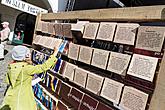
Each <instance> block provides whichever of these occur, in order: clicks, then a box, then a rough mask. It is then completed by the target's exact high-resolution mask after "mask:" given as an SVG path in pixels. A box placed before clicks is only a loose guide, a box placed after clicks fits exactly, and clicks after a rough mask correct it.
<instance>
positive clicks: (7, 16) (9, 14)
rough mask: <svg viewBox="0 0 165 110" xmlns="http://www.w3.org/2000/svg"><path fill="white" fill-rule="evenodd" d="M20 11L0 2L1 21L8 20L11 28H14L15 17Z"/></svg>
mask: <svg viewBox="0 0 165 110" xmlns="http://www.w3.org/2000/svg"><path fill="white" fill-rule="evenodd" d="M20 13H22V12H21V11H18V10H15V9H13V8H10V7H7V6H4V5H2V4H0V14H1V21H2V22H3V21H8V22H9V23H10V25H9V27H10V29H11V30H14V27H15V22H16V18H17V16H18V15H19V14H20Z"/></svg>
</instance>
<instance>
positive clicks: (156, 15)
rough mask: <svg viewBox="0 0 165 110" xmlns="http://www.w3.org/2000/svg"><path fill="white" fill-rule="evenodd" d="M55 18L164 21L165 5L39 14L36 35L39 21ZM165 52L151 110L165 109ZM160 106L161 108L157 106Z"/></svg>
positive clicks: (53, 19) (150, 106)
mask: <svg viewBox="0 0 165 110" xmlns="http://www.w3.org/2000/svg"><path fill="white" fill-rule="evenodd" d="M55 20H89V21H126V22H151V21H152V22H164V20H165V5H160V6H143V7H131V8H111V9H95V10H83V11H70V12H60V13H47V14H42V13H40V14H38V16H37V19H36V25H35V31H34V37H33V39H34V38H35V34H36V28H37V25H38V22H39V21H55ZM164 71H165V54H164V56H163V58H162V61H161V64H160V69H159V71H158V76H157V80H156V87H155V90H154V93H153V96H152V99H151V102H150V105H149V110H157V109H159V110H163V109H164V108H165V104H164V102H165V95H164V93H165V84H164V79H165V74H164ZM157 107H159V108H157Z"/></svg>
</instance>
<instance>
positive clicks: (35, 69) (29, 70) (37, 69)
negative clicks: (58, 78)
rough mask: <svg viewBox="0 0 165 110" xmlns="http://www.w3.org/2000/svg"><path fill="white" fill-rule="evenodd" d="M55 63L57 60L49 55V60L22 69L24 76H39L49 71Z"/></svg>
mask: <svg viewBox="0 0 165 110" xmlns="http://www.w3.org/2000/svg"><path fill="white" fill-rule="evenodd" d="M56 62H57V58H56V57H55V56H54V55H51V56H50V58H49V59H48V60H47V61H46V62H45V63H43V64H41V65H36V66H33V65H28V66H26V67H25V68H24V72H25V74H28V75H33V74H39V73H42V72H44V71H47V70H48V69H50V68H51V67H52V66H53V65H55V64H56Z"/></svg>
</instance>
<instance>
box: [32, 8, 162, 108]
mask: <svg viewBox="0 0 165 110" xmlns="http://www.w3.org/2000/svg"><path fill="white" fill-rule="evenodd" d="M55 20H57V21H56V22H62V21H63V20H70V22H73V23H74V22H77V20H79V21H90V22H95V23H93V24H92V23H91V24H88V25H84V26H89V27H90V28H89V29H91V28H93V30H90V31H89V30H88V29H87V27H85V29H86V30H84V32H83V33H82V35H80V34H78V33H77V32H75V33H74V34H73V33H72V34H73V35H71V34H70V30H71V26H72V25H71V24H69V25H68V24H65V23H63V24H61V23H55ZM164 20H165V6H163V5H162V6H144V7H129V8H112V9H96V10H83V11H70V12H60V13H48V14H38V16H37V19H36V25H35V31H34V37H33V48H34V50H37V51H40V52H41V50H43V49H44V50H46V51H42V52H41V53H43V54H44V55H45V56H47V55H48V56H49V54H51V53H52V49H50V48H49V47H50V46H49V45H48V44H50V42H52V40H48V41H47V43H46V41H44V40H42V41H41V40H40V39H39V37H38V36H37V35H41V36H47V37H44V38H45V40H46V39H50V37H51V38H58V39H62V40H63V41H64V39H65V40H67V41H68V42H72V43H70V44H69V46H70V48H69V50H68V51H67V50H66V51H65V52H64V51H63V52H62V53H60V55H59V56H60V59H59V62H58V63H60V64H61V65H60V66H59V67H57V65H58V64H56V66H55V67H54V68H52V69H50V70H49V71H48V72H47V74H46V76H45V80H44V81H42V82H41V83H40V84H39V85H41V88H44V89H45V90H46V91H47V92H48V93H47V94H46V96H47V95H49V97H55V98H50V99H51V100H56V101H57V102H56V104H55V105H54V106H57V107H58V108H59V110H60V109H61V110H65V109H66V110H67V109H73V110H76V109H79V110H94V109H95V110H102V109H101V108H104V110H116V109H117V110H122V109H134V108H133V107H134V106H131V105H133V104H135V105H136V106H139V107H140V106H141V108H139V109H140V110H158V109H159V110H163V109H164V108H165V104H164V102H165V95H164V92H165V84H164V78H165V74H164V71H165V55H164V35H163V37H162V39H163V40H162V42H163V44H162V45H161V46H158V47H161V49H159V48H154V47H153V48H154V49H155V50H156V51H152V49H150V47H149V48H148V47H147V48H146V50H145V49H142V48H145V45H143V46H142V47H140V46H141V45H142V44H140V43H141V42H139V41H140V40H139V39H140V36H141V33H144V32H141V33H140V28H142V30H141V31H143V30H145V26H149V25H145V26H144V27H143V26H142V25H143V24H144V23H148V24H151V25H155V24H156V26H158V27H160V26H159V24H160V22H162V23H164ZM103 21H104V22H108V23H111V22H113V25H112V27H113V26H115V28H113V31H114V35H112V36H113V37H114V38H112V36H111V40H109V41H108V40H107V39H106V40H103V39H102V37H100V36H101V35H100V36H99V38H98V39H97V37H96V36H97V35H98V32H100V31H99V29H100V24H101V23H100V22H103ZM42 22H44V23H46V25H48V27H49V28H50V27H51V25H50V24H51V23H54V25H53V26H54V27H53V26H52V28H54V31H55V32H50V31H52V30H51V29H48V30H46V29H47V28H46V25H45V24H44V23H43V24H42ZM99 23H100V24H99ZM120 23H121V24H120ZM122 23H123V24H122ZM124 23H125V24H124ZM77 24H78V23H77ZM98 24H99V26H98ZM132 24H133V26H131V25H132ZM41 25H42V26H43V27H42V26H41ZM79 25H80V24H79ZM64 26H65V27H64ZM110 26H111V25H110ZM110 26H109V27H110ZM124 26H126V27H129V26H130V27H129V28H127V29H132V30H131V31H129V30H128V35H130V34H131V35H132V36H134V38H135V39H136V40H135V39H133V40H132V41H131V40H130V42H128V41H127V40H126V42H127V43H126V44H124V43H125V41H121V39H117V38H119V37H118V36H117V35H122V34H121V33H120V31H121V30H122V29H123V27H124ZM164 26H165V25H164ZM164 26H162V27H164ZM41 27H42V28H41ZM103 27H104V26H103ZM162 27H160V28H162ZM143 28H144V29H143ZM149 28H150V27H149ZM94 29H96V30H94ZM115 29H116V30H120V31H119V33H120V34H116V33H117V31H115ZM136 29H137V30H136ZM147 29H148V27H147ZM151 30H152V29H151ZM151 30H150V31H148V30H146V31H145V32H146V33H147V32H151ZM155 30H156V29H155ZM158 30H161V29H158ZM162 30H163V29H162ZM64 31H65V34H66V35H64ZM103 31H105V29H103ZM122 31H123V30H122ZM92 32H93V33H92ZM129 32H130V33H129ZM152 32H153V31H152ZM156 32H157V31H156ZM158 32H160V33H161V32H162V31H158ZM163 32H164V31H163ZM163 32H162V33H163ZM91 33H92V34H91ZM94 33H95V34H94ZM104 33H105V32H104ZM104 33H103V34H104ZM111 33H113V32H111ZM111 33H109V34H111ZM84 34H85V35H86V36H87V35H95V36H87V37H86V36H85V37H84V36H83V35H84ZM123 34H125V33H123ZM36 36H37V37H38V38H37V37H36ZM83 37H84V38H83ZM90 37H91V38H90ZM37 39H38V40H39V41H40V42H39V43H38V42H37ZM80 39H81V40H80ZM104 39H105V38H104ZM114 39H115V40H114ZM155 39H156V38H155ZM160 39H161V38H160ZM134 40H135V41H134ZM138 40H139V41H138ZM36 42H37V43H36ZM135 42H136V43H135ZM146 42H147V39H146ZM160 42H161V41H160ZM134 43H135V44H134ZM55 44H57V43H55ZM159 44H161V43H159ZM66 47H67V46H66ZM71 47H72V48H71ZM137 47H138V48H137ZM147 49H148V50H147ZM154 49H153V50H154ZM157 50H160V51H157ZM47 51H48V52H47ZM80 53H81V55H82V56H81V57H80ZM83 53H85V54H84V55H85V58H83ZM46 54H47V55H46ZM118 54H119V55H118ZM112 56H113V57H112ZM121 56H122V57H121ZM115 57H116V58H115ZM117 58H119V59H120V60H117ZM122 58H123V59H122ZM137 60H138V62H142V63H141V64H140V63H137V62H136V61H137ZM115 61H118V62H119V64H120V65H128V66H126V67H124V66H122V67H123V68H122V69H121V68H120V69H119V70H117V69H116V67H117V66H118V65H117V63H116V66H114V65H115ZM111 62H113V63H111ZM34 63H36V62H35V61H34ZM37 63H39V62H38V61H37ZM42 63H43V62H42ZM143 63H144V64H145V65H143V66H141V65H142V64H143ZM135 64H136V65H139V66H137V68H141V69H142V68H143V67H145V68H143V69H144V70H143V71H141V73H142V72H144V74H143V75H141V74H140V75H139V74H137V71H138V70H136V67H135V66H136V65H135ZM146 65H149V66H148V67H150V66H151V65H152V67H150V69H147V68H148V67H147V66H146ZM154 65H155V66H154ZM113 66H114V67H113ZM115 69H116V70H115ZM152 69H153V71H149V70H152ZM145 71H149V72H148V74H150V76H145ZM151 74H153V75H151ZM52 79H54V80H52ZM55 79H56V80H55ZM51 81H52V82H51ZM53 81H57V83H56V87H55V89H54V88H53V86H52V85H51V84H54V85H55V83H54V82H53ZM92 83H93V84H92ZM110 84H112V85H110ZM95 85H97V86H95ZM108 87H109V88H113V89H109V90H107V88H108ZM39 88H40V87H39ZM35 89H36V90H37V87H36V88H35ZM42 90H43V89H42ZM107 91H108V92H109V93H111V95H112V94H113V96H115V97H116V98H114V97H112V96H111V95H109V94H107ZM37 95H38V94H37ZM136 96H138V97H136ZM39 97H40V96H39ZM125 97H127V98H125ZM139 97H140V98H139ZM129 98H133V99H132V100H130V99H129ZM138 98H139V99H138ZM37 101H41V102H42V103H44V105H45V106H46V108H47V109H50V105H51V104H47V103H45V102H43V100H42V99H40V100H39V99H37ZM134 101H135V102H134ZM46 102H47V101H46ZM49 102H50V101H49ZM125 102H128V103H127V105H125ZM51 107H52V106H51ZM129 107H130V108H129Z"/></svg>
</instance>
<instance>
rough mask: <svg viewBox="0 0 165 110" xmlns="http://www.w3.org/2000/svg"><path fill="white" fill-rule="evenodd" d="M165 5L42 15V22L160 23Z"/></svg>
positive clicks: (163, 16) (163, 17) (164, 11)
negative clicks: (68, 20) (67, 20)
mask: <svg viewBox="0 0 165 110" xmlns="http://www.w3.org/2000/svg"><path fill="white" fill-rule="evenodd" d="M164 8H165V5H158V6H142V7H126V8H109V9H93V10H82V11H70V12H60V13H57V14H54V13H48V14H42V16H41V20H55V19H56V20H66V19H70V20H77V19H79V20H81V19H83V20H91V21H93V20H94V21H159V20H164V19H165V14H164V13H165V10H164Z"/></svg>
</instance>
